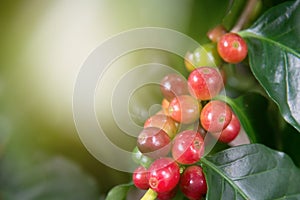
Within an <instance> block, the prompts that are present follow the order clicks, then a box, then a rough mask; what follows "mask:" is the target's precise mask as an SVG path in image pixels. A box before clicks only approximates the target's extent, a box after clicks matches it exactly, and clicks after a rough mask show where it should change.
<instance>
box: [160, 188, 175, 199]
mask: <svg viewBox="0 0 300 200" xmlns="http://www.w3.org/2000/svg"><path fill="white" fill-rule="evenodd" d="M177 190H178V187H175V188H174V189H172V190H171V191H168V192H161V193H157V197H156V198H157V199H158V200H170V199H172V198H173V197H175V196H176V193H177Z"/></svg>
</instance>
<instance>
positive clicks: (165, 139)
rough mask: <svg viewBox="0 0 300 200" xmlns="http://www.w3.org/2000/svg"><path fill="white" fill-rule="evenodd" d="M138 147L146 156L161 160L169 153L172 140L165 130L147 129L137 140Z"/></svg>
mask: <svg viewBox="0 0 300 200" xmlns="http://www.w3.org/2000/svg"><path fill="white" fill-rule="evenodd" d="M137 147H138V149H139V150H140V152H142V153H143V154H144V155H146V156H149V157H151V158H159V157H163V156H166V155H167V154H168V153H169V151H170V148H171V139H170V137H169V136H168V134H167V133H166V132H165V131H164V130H162V129H160V128H156V127H147V128H144V129H143V130H142V131H141V132H140V134H139V136H138V138H137Z"/></svg>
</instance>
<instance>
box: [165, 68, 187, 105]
mask: <svg viewBox="0 0 300 200" xmlns="http://www.w3.org/2000/svg"><path fill="white" fill-rule="evenodd" d="M160 90H161V93H162V94H163V96H164V97H165V98H166V99H167V100H168V101H171V100H172V99H173V98H174V97H175V96H180V95H184V94H188V93H189V91H188V86H187V81H186V79H185V78H184V77H183V76H181V75H179V74H168V75H166V76H165V77H164V78H163V79H162V80H161V82H160Z"/></svg>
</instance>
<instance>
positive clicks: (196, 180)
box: [179, 165, 207, 200]
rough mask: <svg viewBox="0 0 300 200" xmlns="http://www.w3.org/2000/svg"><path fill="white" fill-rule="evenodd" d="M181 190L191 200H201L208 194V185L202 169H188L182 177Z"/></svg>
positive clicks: (198, 167) (196, 166) (190, 167)
mask: <svg viewBox="0 0 300 200" xmlns="http://www.w3.org/2000/svg"><path fill="white" fill-rule="evenodd" d="M179 186H180V189H181V191H182V193H183V194H184V195H185V196H186V197H187V198H189V199H191V200H197V199H201V197H202V196H204V195H205V194H206V192H207V184H206V179H205V176H204V173H203V171H202V168H201V167H200V166H198V165H193V166H189V167H187V168H186V169H185V170H184V172H183V174H182V175H181V179H180V183H179Z"/></svg>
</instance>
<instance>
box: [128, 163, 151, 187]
mask: <svg viewBox="0 0 300 200" xmlns="http://www.w3.org/2000/svg"><path fill="white" fill-rule="evenodd" d="M132 180H133V183H134V185H135V186H136V187H137V188H139V189H141V190H147V189H148V188H149V172H148V170H147V169H146V168H145V167H143V166H139V167H138V168H136V169H135V170H134V172H133V174H132Z"/></svg>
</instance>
